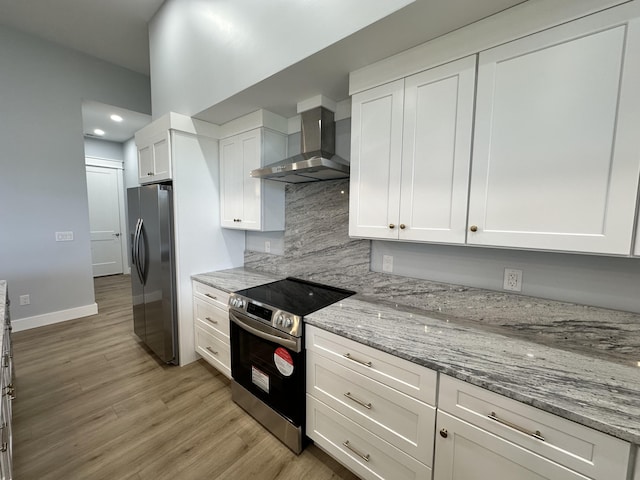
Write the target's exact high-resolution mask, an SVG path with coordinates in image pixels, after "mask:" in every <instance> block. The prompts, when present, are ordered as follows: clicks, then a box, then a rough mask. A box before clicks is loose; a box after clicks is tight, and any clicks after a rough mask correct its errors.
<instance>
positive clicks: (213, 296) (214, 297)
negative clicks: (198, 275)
mask: <svg viewBox="0 0 640 480" xmlns="http://www.w3.org/2000/svg"><path fill="white" fill-rule="evenodd" d="M204 296H205V297H209V298H213V299H214V300H217V299H218V297H216V296H215V295H211V294H210V293H205V294H204Z"/></svg>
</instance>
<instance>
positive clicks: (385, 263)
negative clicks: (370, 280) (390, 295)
mask: <svg viewBox="0 0 640 480" xmlns="http://www.w3.org/2000/svg"><path fill="white" fill-rule="evenodd" d="M382 271H383V272H388V273H391V272H393V255H383V256H382Z"/></svg>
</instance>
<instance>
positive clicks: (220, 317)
mask: <svg viewBox="0 0 640 480" xmlns="http://www.w3.org/2000/svg"><path fill="white" fill-rule="evenodd" d="M193 316H194V318H195V320H196V322H197V321H200V322H202V323H205V324H207V325H208V326H209V327H211V328H213V329H215V330H217V331H218V332H220V333H221V334H222V335H224V336H226V337H229V310H227V309H223V308H219V307H216V306H214V305H212V304H210V303H209V302H206V301H204V300H202V299H201V298H198V297H193Z"/></svg>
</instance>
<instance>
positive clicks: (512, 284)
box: [502, 268, 522, 292]
mask: <svg viewBox="0 0 640 480" xmlns="http://www.w3.org/2000/svg"><path fill="white" fill-rule="evenodd" d="M502 288H504V289H505V290H511V291H513V292H521V291H522V270H517V269H515V268H505V269H504V284H503V286H502Z"/></svg>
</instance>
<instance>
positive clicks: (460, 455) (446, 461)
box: [433, 411, 587, 480]
mask: <svg viewBox="0 0 640 480" xmlns="http://www.w3.org/2000/svg"><path fill="white" fill-rule="evenodd" d="M436 430H437V432H438V433H436V454H435V460H434V476H433V478H434V480H477V479H479V478H483V479H484V478H487V479H489V478H490V479H495V480H513V479H518V480H587V477H584V476H582V475H580V474H579V473H576V472H574V471H572V470H569V469H567V468H565V467H563V466H561V465H558V464H557V463H553V462H550V461H549V460H546V459H544V458H542V457H539V456H538V455H536V454H535V453H532V452H530V451H528V450H525V449H523V448H521V447H518V446H516V445H514V444H513V443H510V442H508V441H506V440H504V439H502V438H500V437H498V436H497V435H494V434H492V433H489V432H486V431H484V430H482V429H481V428H478V427H476V426H474V425H472V424H470V423H467V422H464V421H462V420H460V419H458V418H456V417H454V416H451V415H448V414H446V413H444V412H442V411H438V423H437V426H436Z"/></svg>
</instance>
